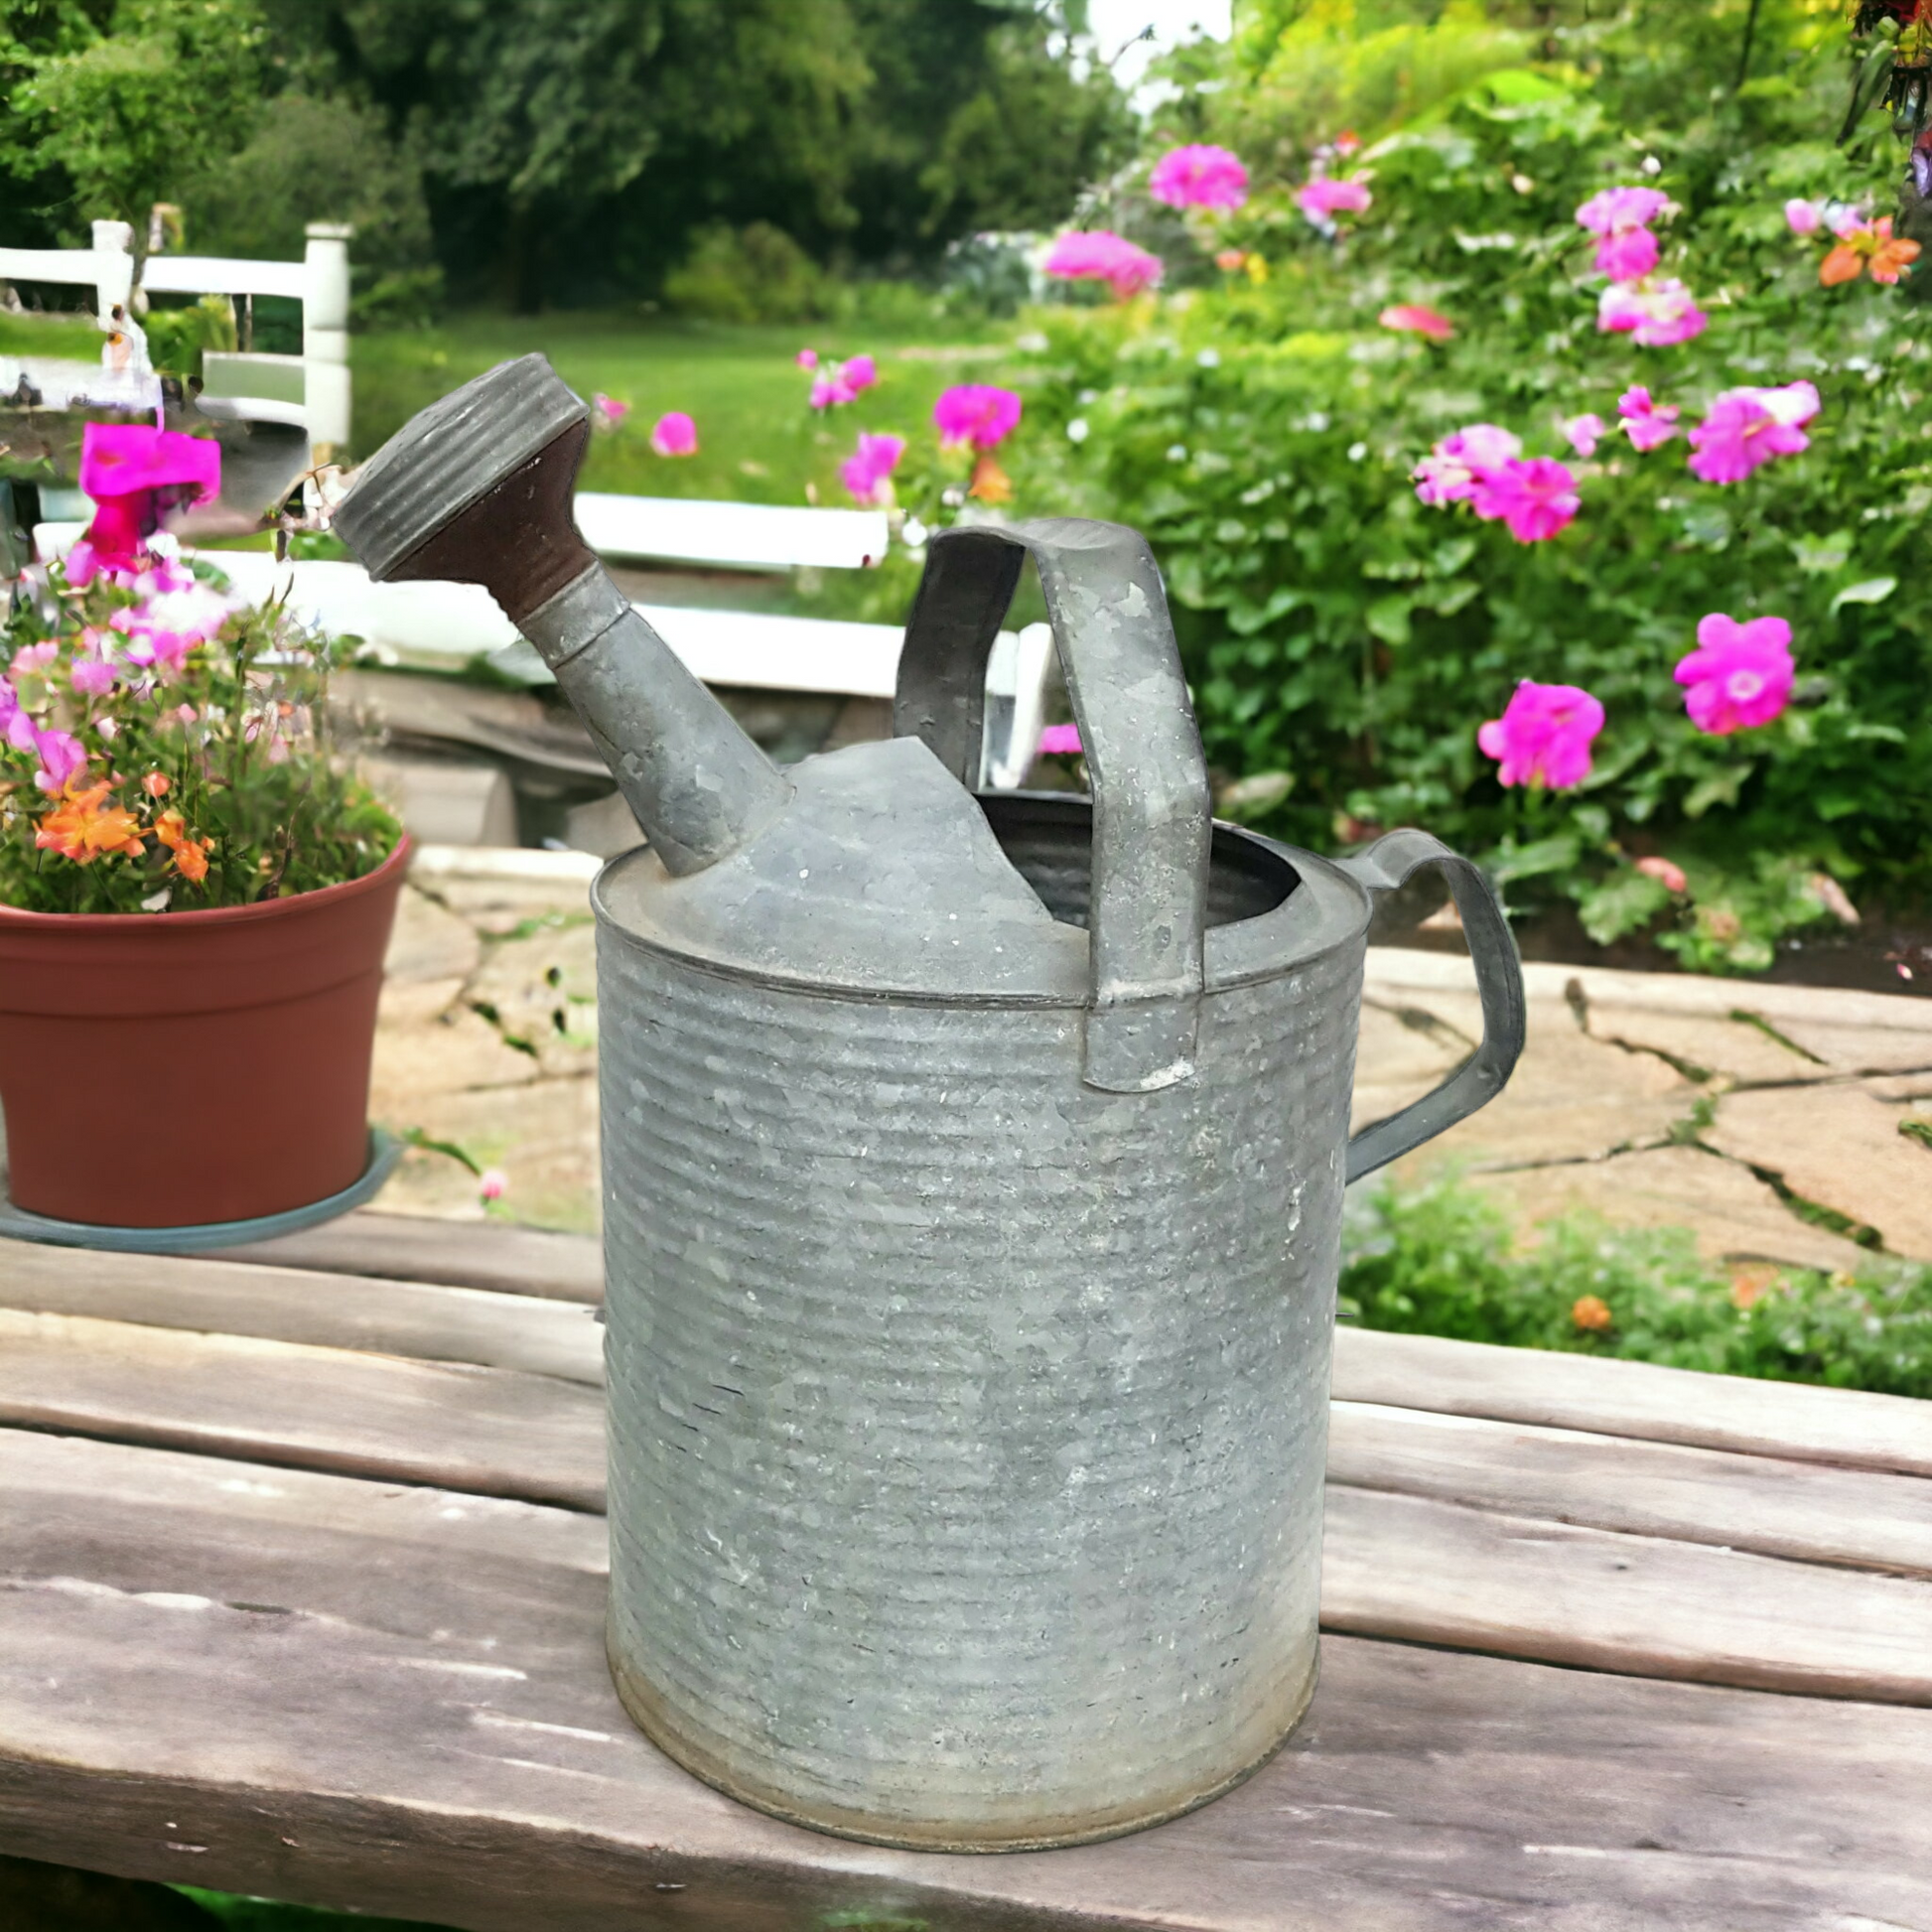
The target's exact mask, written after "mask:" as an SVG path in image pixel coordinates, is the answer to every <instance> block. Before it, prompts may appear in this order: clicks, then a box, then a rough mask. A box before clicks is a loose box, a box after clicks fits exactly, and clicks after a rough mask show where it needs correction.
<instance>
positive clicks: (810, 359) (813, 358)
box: [791, 348, 818, 369]
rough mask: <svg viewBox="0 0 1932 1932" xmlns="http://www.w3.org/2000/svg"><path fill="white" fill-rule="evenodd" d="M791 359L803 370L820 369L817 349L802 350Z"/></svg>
mask: <svg viewBox="0 0 1932 1932" xmlns="http://www.w3.org/2000/svg"><path fill="white" fill-rule="evenodd" d="M791 359H792V360H793V361H794V362H796V363H797V364H798V366H799V367H800V368H801V369H815V368H817V367H818V350H817V349H815V348H801V349H800V350H799V351H798V353H797V354H796V355H794V356H793V357H792V358H791Z"/></svg>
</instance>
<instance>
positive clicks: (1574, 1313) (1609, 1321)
mask: <svg viewBox="0 0 1932 1932" xmlns="http://www.w3.org/2000/svg"><path fill="white" fill-rule="evenodd" d="M1570 1318H1571V1320H1572V1321H1574V1322H1575V1323H1576V1324H1577V1326H1578V1327H1580V1328H1586V1329H1588V1330H1589V1331H1590V1332H1591V1333H1593V1334H1601V1333H1602V1332H1603V1330H1604V1329H1605V1328H1608V1327H1610V1326H1612V1325H1613V1324H1614V1322H1615V1320H1616V1317H1615V1316H1614V1315H1613V1314H1611V1312H1610V1305H1609V1304H1608V1303H1607V1302H1605V1301H1603V1300H1602V1299H1601V1298H1600V1297H1598V1296H1595V1295H1580V1296H1578V1297H1577V1302H1576V1306H1575V1307H1574V1308H1572V1309H1571V1311H1570Z"/></svg>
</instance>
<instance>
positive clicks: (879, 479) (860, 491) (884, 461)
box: [839, 430, 905, 504]
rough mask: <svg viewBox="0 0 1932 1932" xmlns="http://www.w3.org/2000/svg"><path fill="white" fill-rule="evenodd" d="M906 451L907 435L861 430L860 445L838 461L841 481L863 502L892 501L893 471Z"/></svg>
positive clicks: (880, 502) (881, 502)
mask: <svg viewBox="0 0 1932 1932" xmlns="http://www.w3.org/2000/svg"><path fill="white" fill-rule="evenodd" d="M904 454H905V438H904V437H902V436H869V435H867V434H866V432H865V431H864V430H861V431H860V432H859V447H858V448H857V449H856V450H855V451H854V452H853V453H852V455H850V456H849V457H847V458H846V460H845V461H844V462H843V463H842V464H840V465H839V481H840V482H841V483H844V484H845V486H846V488H847V489H849V490H850V491H851V492H852V494H853V495H854V496H855V497H857V498H858V500H859V501H860V502H862V503H875V504H885V503H890V502H891V501H892V498H893V492H892V482H891V479H892V475H893V472H894V471H895V470H896V469H897V467H898V460H899V458H900V457H901V456H903V455H904Z"/></svg>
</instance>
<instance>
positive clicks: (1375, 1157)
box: [1339, 831, 1527, 1180]
mask: <svg viewBox="0 0 1932 1932" xmlns="http://www.w3.org/2000/svg"><path fill="white" fill-rule="evenodd" d="M1339 864H1340V866H1341V869H1342V870H1343V871H1344V872H1346V873H1349V874H1351V875H1352V876H1353V877H1354V878H1355V879H1356V880H1357V881H1359V882H1360V883H1361V884H1362V885H1364V886H1366V887H1367V888H1368V890H1369V893H1370V895H1371V897H1372V896H1373V895H1375V894H1377V893H1389V892H1394V891H1395V889H1396V888H1397V887H1399V886H1401V885H1402V884H1403V883H1404V882H1405V881H1406V880H1407V879H1409V878H1410V877H1411V875H1412V874H1414V873H1417V872H1420V871H1421V870H1422V868H1423V867H1424V866H1440V867H1441V868H1442V870H1443V872H1444V873H1445V874H1446V875H1447V876H1448V879H1449V891H1450V892H1451V893H1452V894H1453V895H1454V896H1455V909H1456V911H1457V912H1458V913H1460V914H1461V917H1462V932H1463V936H1464V937H1465V938H1466V939H1467V940H1468V942H1469V959H1470V961H1471V963H1472V964H1473V965H1474V967H1475V969H1476V992H1477V995H1478V996H1479V997H1480V999H1481V1001H1482V1044H1481V1045H1480V1046H1478V1047H1477V1048H1476V1050H1475V1051H1474V1053H1472V1054H1471V1055H1470V1056H1469V1058H1467V1059H1466V1060H1464V1061H1463V1062H1462V1064H1461V1065H1460V1066H1459V1067H1457V1068H1456V1070H1455V1071H1454V1072H1453V1073H1451V1074H1450V1075H1449V1078H1448V1079H1447V1080H1445V1081H1444V1082H1443V1084H1442V1085H1441V1086H1440V1087H1438V1088H1437V1089H1436V1090H1435V1091H1434V1092H1433V1093H1426V1094H1424V1095H1423V1097H1422V1098H1421V1099H1420V1100H1418V1101H1416V1102H1415V1103H1414V1104H1413V1105H1411V1106H1407V1107H1404V1108H1403V1109H1402V1110H1401V1111H1400V1112H1399V1113H1394V1114H1391V1115H1390V1116H1389V1117H1388V1119H1386V1120H1378V1121H1375V1122H1374V1123H1373V1124H1371V1125H1370V1126H1367V1127H1364V1128H1363V1129H1362V1131H1361V1132H1360V1133H1359V1134H1357V1135H1355V1136H1354V1138H1353V1139H1352V1140H1350V1142H1349V1143H1348V1178H1349V1179H1350V1180H1360V1179H1361V1178H1362V1176H1363V1175H1364V1174H1370V1173H1374V1172H1375V1171H1376V1169H1377V1168H1382V1167H1386V1166H1387V1165H1388V1164H1389V1163H1390V1162H1391V1161H1393V1160H1395V1159H1397V1158H1398V1157H1399V1156H1401V1155H1404V1154H1407V1153H1408V1152H1409V1151H1410V1149H1411V1148H1417V1147H1420V1146H1421V1145H1422V1144H1423V1142H1425V1141H1431V1140H1434V1139H1435V1138H1436V1136H1437V1135H1438V1134H1440V1133H1442V1132H1443V1131H1444V1130H1445V1129H1446V1128H1449V1127H1453V1126H1454V1125H1455V1123H1456V1122H1457V1121H1458V1120H1461V1119H1463V1118H1465V1117H1466V1116H1467V1115H1469V1114H1472V1113H1474V1112H1475V1110H1476V1109H1477V1108H1478V1107H1482V1106H1486V1105H1487V1104H1488V1102H1490V1101H1491V1100H1493V1099H1494V1098H1495V1097H1496V1095H1497V1094H1499V1093H1500V1092H1502V1090H1503V1086H1504V1083H1505V1082H1506V1081H1507V1080H1508V1078H1509V1076H1510V1074H1511V1072H1512V1071H1514V1069H1515V1066H1516V1061H1517V1058H1518V1056H1519V1055H1520V1054H1521V1053H1522V1050H1523V1035H1524V1028H1525V1024H1526V1017H1527V1016H1526V1011H1525V1007H1524V1003H1523V966H1522V962H1521V960H1520V959H1518V957H1517V954H1516V938H1515V935H1514V934H1513V933H1512V932H1511V931H1510V929H1509V921H1508V920H1507V919H1506V918H1505V917H1504V916H1503V908H1502V905H1501V903H1500V902H1499V901H1498V899H1497V897H1496V894H1495V891H1494V889H1493V888H1492V887H1491V886H1490V884H1489V881H1488V880H1487V879H1486V878H1484V877H1483V874H1482V870H1481V868H1480V867H1478V866H1475V865H1472V864H1471V863H1470V862H1469V861H1468V860H1467V859H1464V858H1460V857H1458V856H1457V855H1456V854H1455V853H1453V852H1451V851H1450V850H1449V847H1448V846H1446V845H1444V844H1443V843H1442V841H1441V840H1439V839H1433V838H1431V837H1430V836H1429V834H1428V833H1427V832H1413V831H1411V832H1391V833H1389V834H1388V836H1387V837H1386V838H1380V839H1377V840H1376V842H1375V843H1374V844H1373V845H1372V846H1370V847H1369V848H1368V850H1367V851H1366V852H1358V853H1357V854H1356V855H1355V856H1354V857H1353V858H1352V859H1343V860H1341V861H1339Z"/></svg>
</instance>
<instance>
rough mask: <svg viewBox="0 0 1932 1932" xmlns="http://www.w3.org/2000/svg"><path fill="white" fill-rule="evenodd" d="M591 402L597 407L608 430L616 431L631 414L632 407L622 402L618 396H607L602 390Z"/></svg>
mask: <svg viewBox="0 0 1932 1932" xmlns="http://www.w3.org/2000/svg"><path fill="white" fill-rule="evenodd" d="M591 401H592V402H593V404H595V405H596V408H597V413H598V415H599V416H600V417H601V418H602V419H603V427H604V428H606V429H616V428H617V426H618V425H619V424H620V423H621V422H622V421H623V419H624V418H625V417H626V416H628V415H629V414H630V405H629V404H628V403H627V402H620V401H619V400H618V399H617V397H616V396H607V395H606V394H605V393H604V391H603V390H602V389H600V390H598V392H597V393H596V395H594V396H593V397H592V398H591Z"/></svg>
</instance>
